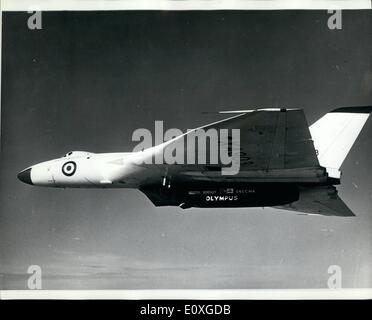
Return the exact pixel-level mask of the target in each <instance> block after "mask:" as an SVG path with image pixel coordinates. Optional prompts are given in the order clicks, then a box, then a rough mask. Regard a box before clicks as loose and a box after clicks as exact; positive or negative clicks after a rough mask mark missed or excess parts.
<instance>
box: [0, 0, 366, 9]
mask: <svg viewBox="0 0 372 320" xmlns="http://www.w3.org/2000/svg"><path fill="white" fill-rule="evenodd" d="M1 6H2V10H3V11H27V9H28V8H30V6H37V7H40V10H42V11H53V10H55V11H59V10H82V11H85V10H100V11H104V10H285V9H286V10H294V9H313V10H315V9H319V10H320V9H325V10H326V9H371V8H372V6H371V0H2V1H1Z"/></svg>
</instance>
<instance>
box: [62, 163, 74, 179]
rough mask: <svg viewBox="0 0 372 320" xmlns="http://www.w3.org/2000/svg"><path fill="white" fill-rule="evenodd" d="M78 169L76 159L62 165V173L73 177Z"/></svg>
mask: <svg viewBox="0 0 372 320" xmlns="http://www.w3.org/2000/svg"><path fill="white" fill-rule="evenodd" d="M75 171H76V163H75V162H74V161H69V162H66V163H65V164H64V165H63V166H62V173H63V174H64V175H65V176H67V177H71V176H73V175H74V173H75Z"/></svg>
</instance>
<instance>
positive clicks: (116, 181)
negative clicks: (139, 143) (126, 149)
mask: <svg viewBox="0 0 372 320" xmlns="http://www.w3.org/2000/svg"><path fill="white" fill-rule="evenodd" d="M138 154H141V152H139V153H136V152H130V153H90V152H82V151H75V152H69V153H68V154H67V155H65V156H64V157H61V158H57V159H53V160H49V161H45V162H41V163H38V164H36V165H34V166H31V167H28V168H26V169H25V170H23V171H22V172H20V173H19V175H18V177H19V179H20V180H22V181H23V182H26V183H29V184H32V185H37V186H47V187H70V188H71V187H76V188H79V187H84V188H89V187H92V188H104V187H110V188H136V187H138V185H139V183H140V182H141V181H144V180H148V179H156V178H157V180H160V176H159V175H158V174H157V172H156V171H155V172H153V171H152V175H149V172H147V170H143V168H141V166H139V165H137V164H136V163H135V159H137V158H138Z"/></svg>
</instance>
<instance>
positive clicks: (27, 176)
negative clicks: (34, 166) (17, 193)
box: [17, 168, 33, 184]
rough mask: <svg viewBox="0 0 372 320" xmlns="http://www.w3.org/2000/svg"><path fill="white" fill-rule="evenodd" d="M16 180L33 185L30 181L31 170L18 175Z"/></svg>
mask: <svg viewBox="0 0 372 320" xmlns="http://www.w3.org/2000/svg"><path fill="white" fill-rule="evenodd" d="M17 178H18V179H19V180H21V181H22V182H24V183H27V184H33V183H32V180H31V168H29V169H26V170H23V171H21V172H20V173H18V175H17Z"/></svg>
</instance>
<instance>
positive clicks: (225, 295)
mask: <svg viewBox="0 0 372 320" xmlns="http://www.w3.org/2000/svg"><path fill="white" fill-rule="evenodd" d="M37 299H47V300H57V299H68V300H87V299H88V300H93V299H102V300H150V299H159V300H169V299H173V300H313V299H316V300H346V299H358V300H366V299H372V289H284V290H282V289H260V290H240V289H232V290H230V289H229V290H207V289H205V290H2V291H0V300H37Z"/></svg>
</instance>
